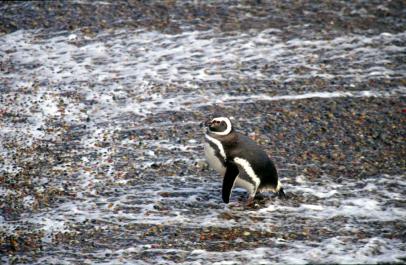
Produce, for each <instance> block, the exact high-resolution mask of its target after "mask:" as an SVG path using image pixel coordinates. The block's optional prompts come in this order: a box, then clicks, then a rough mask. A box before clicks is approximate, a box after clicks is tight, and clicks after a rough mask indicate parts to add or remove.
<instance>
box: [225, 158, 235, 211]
mask: <svg viewBox="0 0 406 265" xmlns="http://www.w3.org/2000/svg"><path fill="white" fill-rule="evenodd" d="M238 173H239V171H238V167H237V165H235V164H234V163H231V162H228V163H227V164H226V173H225V174H224V179H223V188H222V198H223V202H224V203H229V201H230V195H231V189H232V188H233V186H234V182H235V179H236V178H237V176H238Z"/></svg>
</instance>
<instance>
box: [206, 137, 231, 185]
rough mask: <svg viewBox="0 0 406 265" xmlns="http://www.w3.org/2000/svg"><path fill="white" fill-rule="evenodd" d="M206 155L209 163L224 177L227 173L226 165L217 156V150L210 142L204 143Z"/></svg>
mask: <svg viewBox="0 0 406 265" xmlns="http://www.w3.org/2000/svg"><path fill="white" fill-rule="evenodd" d="M204 155H205V156H206V160H207V162H208V163H209V165H210V166H211V167H212V168H213V169H214V170H216V171H217V172H218V173H220V175H221V176H222V177H223V176H224V174H225V173H226V167H225V166H223V163H221V161H220V159H219V158H218V157H217V156H216V151H215V150H214V149H213V147H211V146H210V144H208V143H205V144H204Z"/></svg>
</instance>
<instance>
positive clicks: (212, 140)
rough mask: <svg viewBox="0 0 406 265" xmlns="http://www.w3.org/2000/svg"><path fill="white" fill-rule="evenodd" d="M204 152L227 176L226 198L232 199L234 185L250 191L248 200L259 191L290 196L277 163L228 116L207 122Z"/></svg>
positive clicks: (224, 199)
mask: <svg viewBox="0 0 406 265" xmlns="http://www.w3.org/2000/svg"><path fill="white" fill-rule="evenodd" d="M204 125H205V127H206V132H205V144H204V153H205V157H206V160H207V162H208V164H209V165H210V167H212V168H213V169H214V170H216V171H217V172H218V173H219V174H220V175H221V176H222V177H223V186H222V199H223V202H224V203H229V201H230V196H231V191H232V189H233V187H234V186H237V187H241V188H243V189H245V190H247V192H248V194H249V195H248V204H251V203H252V202H253V200H254V197H255V195H256V194H257V192H264V191H272V192H275V193H278V196H279V197H282V198H286V195H285V193H284V191H283V188H282V185H281V182H280V181H279V179H278V172H277V170H276V167H275V164H274V163H273V162H272V160H271V159H270V158H269V157H268V155H267V154H266V153H265V151H264V150H263V149H262V148H261V147H260V146H259V145H258V144H257V143H255V142H254V141H253V140H251V139H250V138H249V137H247V136H245V135H243V134H240V133H238V132H235V131H234V128H233V125H232V124H231V121H230V119H229V118H227V117H216V118H214V119H211V120H208V121H206V122H205V123H204Z"/></svg>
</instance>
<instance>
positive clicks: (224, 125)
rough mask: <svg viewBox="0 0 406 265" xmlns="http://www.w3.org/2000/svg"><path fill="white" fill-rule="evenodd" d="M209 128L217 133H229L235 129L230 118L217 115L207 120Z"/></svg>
mask: <svg viewBox="0 0 406 265" xmlns="http://www.w3.org/2000/svg"><path fill="white" fill-rule="evenodd" d="M205 125H206V127H207V130H208V131H209V132H211V133H214V134H217V135H227V134H229V133H230V132H231V131H232V130H233V126H232V124H231V121H230V119H229V118H226V117H216V118H214V119H211V120H208V121H206V122H205Z"/></svg>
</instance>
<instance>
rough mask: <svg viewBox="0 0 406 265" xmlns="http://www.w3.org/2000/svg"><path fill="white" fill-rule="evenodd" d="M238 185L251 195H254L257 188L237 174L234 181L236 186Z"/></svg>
mask: <svg viewBox="0 0 406 265" xmlns="http://www.w3.org/2000/svg"><path fill="white" fill-rule="evenodd" d="M236 187H238V188H243V189H245V190H246V191H247V192H248V193H249V194H250V196H251V195H253V193H254V192H255V190H256V189H255V186H254V184H252V183H250V182H248V181H246V180H244V179H242V178H240V177H239V176H237V178H236V179H235V182H234V188H236Z"/></svg>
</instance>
